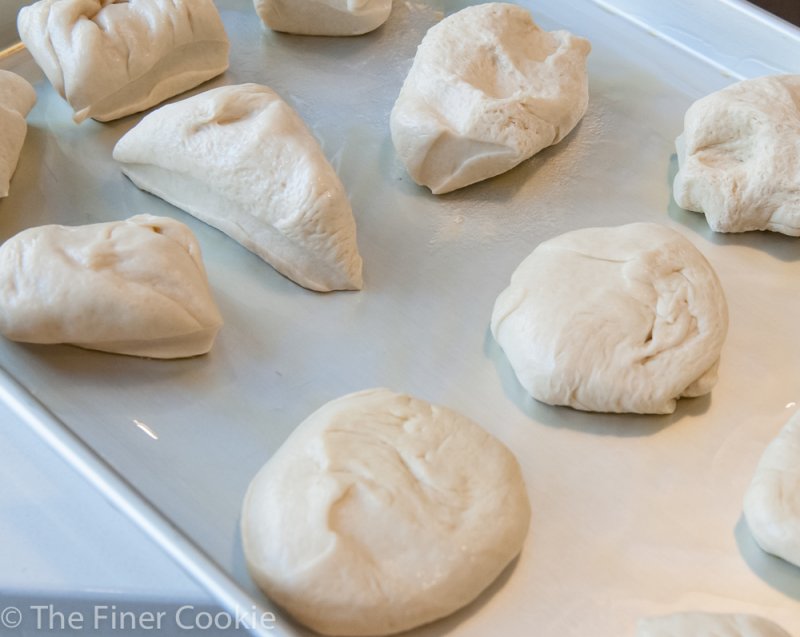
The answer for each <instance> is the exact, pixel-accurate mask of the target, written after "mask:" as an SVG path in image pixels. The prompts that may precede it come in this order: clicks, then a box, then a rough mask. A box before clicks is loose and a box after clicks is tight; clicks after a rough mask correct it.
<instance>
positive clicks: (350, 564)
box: [241, 389, 530, 635]
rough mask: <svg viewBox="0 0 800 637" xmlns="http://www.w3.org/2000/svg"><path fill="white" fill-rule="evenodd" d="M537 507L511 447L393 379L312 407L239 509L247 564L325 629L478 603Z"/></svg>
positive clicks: (299, 613) (349, 630) (293, 608)
mask: <svg viewBox="0 0 800 637" xmlns="http://www.w3.org/2000/svg"><path fill="white" fill-rule="evenodd" d="M529 519H530V509H529V504H528V498H527V495H526V491H525V484H524V482H523V478H522V474H521V472H520V468H519V465H518V463H517V461H516V459H515V458H514V456H513V454H512V453H511V452H510V451H509V450H508V449H507V448H506V447H505V446H504V445H503V444H502V443H500V442H499V441H498V440H497V439H495V438H494V437H493V436H491V435H490V434H489V433H487V432H486V431H484V430H483V429H481V428H480V427H479V426H478V425H476V424H475V423H473V422H472V421H470V420H468V419H467V418H465V417H464V416H462V415H460V414H458V413H456V412H454V411H452V410H450V409H446V408H444V407H438V406H434V405H431V404H429V403H427V402H425V401H422V400H418V399H416V398H412V397H411V396H406V395H401V394H396V393H393V392H391V391H389V390H387V389H372V390H367V391H363V392H359V393H355V394H350V395H348V396H344V397H343V398H339V399H337V400H334V401H332V402H329V403H327V404H326V405H324V406H323V407H322V408H321V409H319V410H317V411H316V412H314V413H313V414H312V415H311V416H309V417H308V418H307V419H306V420H305V421H304V422H303V423H302V424H301V425H300V426H299V427H298V428H297V429H296V430H295V431H294V432H293V433H292V435H291V436H290V437H289V438H288V439H287V441H286V442H285V443H284V444H283V446H282V447H281V448H280V449H279V450H278V451H277V452H276V453H275V455H274V456H272V458H270V460H269V461H268V462H267V464H266V465H265V466H264V468H263V469H261V471H260V472H259V473H258V474H257V475H256V476H255V478H254V479H253V481H252V482H251V484H250V487H249V489H248V491H247V495H246V496H245V500H244V506H243V510H242V522H241V529H242V539H243V546H244V551H245V556H246V558H247V564H248V567H249V569H250V572H251V574H252V576H253V578H254V579H255V581H256V582H257V583H258V585H259V586H260V587H261V588H262V590H263V591H264V592H265V593H266V594H267V595H268V596H270V597H271V598H272V600H273V601H275V602H276V603H278V604H280V605H281V606H283V607H284V608H285V609H286V610H288V611H289V612H290V613H291V614H292V615H293V616H294V617H295V618H296V619H297V620H298V621H300V622H302V623H303V624H305V625H307V626H309V627H310V628H312V629H314V630H316V631H318V632H320V633H323V634H328V635H385V634H391V633H396V632H400V631H403V630H407V629H410V628H412V627H414V626H418V625H421V624H424V623H427V622H431V621H433V620H435V619H438V618H440V617H444V616H445V615H448V614H450V613H452V612H454V611H455V610H457V609H458V608H460V607H462V606H464V605H465V604H468V603H469V602H470V601H472V600H473V599H474V598H475V597H476V596H477V595H478V594H479V593H480V592H481V591H482V590H483V589H484V588H486V586H488V585H489V584H490V583H491V582H492V581H493V580H494V579H495V578H496V577H497V576H498V575H499V574H500V572H501V571H502V570H503V569H504V568H505V567H506V565H507V564H508V563H509V562H510V561H511V560H512V559H513V558H514V557H515V556H516V555H517V554H518V553H519V552H520V550H521V548H522V544H523V542H524V539H525V536H526V534H527V529H528V524H529Z"/></svg>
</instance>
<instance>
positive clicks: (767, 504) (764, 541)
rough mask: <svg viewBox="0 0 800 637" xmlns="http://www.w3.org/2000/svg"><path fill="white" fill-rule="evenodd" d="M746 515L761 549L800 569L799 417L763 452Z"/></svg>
mask: <svg viewBox="0 0 800 637" xmlns="http://www.w3.org/2000/svg"><path fill="white" fill-rule="evenodd" d="M744 514H745V517H746V518H747V526H748V527H750V532H751V533H752V534H753V537H755V539H756V542H758V544H759V546H760V547H761V548H762V549H764V550H765V551H767V553H772V554H773V555H777V556H778V557H780V558H783V559H784V560H786V561H787V562H791V563H792V564H794V565H796V566H800V414H798V415H796V416H794V418H792V419H791V420H790V421H789V423H788V424H787V425H786V426H785V427H784V428H783V429H782V430H781V432H780V434H778V437H777V438H775V440H773V441H772V442H771V443H770V444H769V446H768V447H767V449H766V451H764V455H763V456H762V457H761V461H760V462H759V463H758V468H757V469H756V472H755V475H754V476H753V480H752V482H751V483H750V487H749V489H748V490H747V493H746V494H745V499H744Z"/></svg>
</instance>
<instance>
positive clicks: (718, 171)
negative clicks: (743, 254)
mask: <svg viewBox="0 0 800 637" xmlns="http://www.w3.org/2000/svg"><path fill="white" fill-rule="evenodd" d="M675 146H676V148H677V154H678V165H679V170H678V173H677V174H676V175H675V181H674V184H673V193H674V196H675V201H676V202H677V204H678V205H679V206H680V207H681V208H685V209H686V210H692V211H694V212H701V213H703V214H704V215H705V217H706V220H707V221H708V225H709V227H710V228H711V229H712V230H714V231H715V232H748V231H753V230H771V231H773V232H781V233H783V234H786V235H790V236H793V237H797V236H800V75H775V76H767V77H759V78H755V79H749V80H743V81H741V82H737V83H735V84H732V85H730V86H728V87H726V88H724V89H722V90H720V91H717V92H715V93H711V94H710V95H707V96H706V97H703V98H702V99H700V100H698V101H696V102H695V103H694V104H692V105H691V106H690V107H689V110H688V111H687V112H686V116H685V118H684V130H683V132H682V133H681V135H680V136H679V137H678V139H677V140H676V142H675Z"/></svg>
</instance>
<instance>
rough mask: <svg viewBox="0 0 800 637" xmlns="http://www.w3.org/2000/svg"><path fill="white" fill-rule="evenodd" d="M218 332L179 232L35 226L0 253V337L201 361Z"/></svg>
mask: <svg viewBox="0 0 800 637" xmlns="http://www.w3.org/2000/svg"><path fill="white" fill-rule="evenodd" d="M221 326H222V318H221V317H220V314H219V311H218V310H217V306H216V304H215V303H214V299H213V298H212V296H211V291H210V289H209V286H208V280H207V278H206V271H205V268H204V267H203V262H202V259H201V255H200V246H199V245H198V243H197V240H196V239H195V237H194V235H193V234H192V232H191V230H189V228H187V227H186V226H185V225H184V224H182V223H180V222H178V221H175V220H174V219H168V218H164V217H155V216H152V215H137V216H135V217H131V218H130V219H128V220H126V221H113V222H110V223H97V224H92V225H87V226H74V227H68V226H57V225H49V226H40V227H37V228H30V229H28V230H24V231H22V232H20V233H19V234H17V235H15V236H14V237H12V238H10V239H9V240H8V241H6V242H5V243H4V244H3V245H2V246H0V333H2V334H3V335H4V336H5V337H6V338H9V339H11V340H14V341H22V342H25V343H70V344H72V345H78V346H80V347H85V348H87V349H96V350H101V351H104V352H114V353H117V354H129V355H132V356H147V357H151V358H181V357H185V356H196V355H198V354H205V353H206V352H208V350H210V349H211V346H212V345H213V343H214V337H215V336H216V334H217V331H218V330H219V328H220V327H221Z"/></svg>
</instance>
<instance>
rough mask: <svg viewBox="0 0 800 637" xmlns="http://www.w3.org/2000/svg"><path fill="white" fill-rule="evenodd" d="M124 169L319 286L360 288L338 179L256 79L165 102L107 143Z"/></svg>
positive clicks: (292, 275)
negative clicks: (126, 131) (112, 144)
mask: <svg viewBox="0 0 800 637" xmlns="http://www.w3.org/2000/svg"><path fill="white" fill-rule="evenodd" d="M114 159H116V160H117V161H119V162H121V163H122V171H123V172H124V173H125V174H126V175H127V176H128V177H130V179H131V180H132V181H133V182H134V183H135V184H136V185H137V186H139V188H141V189H143V190H147V191H148V192H152V193H153V194H155V195H158V196H159V197H161V198H162V199H165V200H166V201H168V202H170V203H171V204H173V205H175V206H177V207H179V208H182V209H183V210H185V211H187V212H189V213H190V214H193V215H194V216H196V217H197V218H198V219H200V220H202V221H205V222H206V223H208V224H209V225H212V226H214V227H215V228H218V229H219V230H222V231H223V232H224V233H225V234H227V235H229V236H230V237H232V238H233V239H235V240H236V241H238V242H239V243H241V244H242V245H243V246H244V247H245V248H247V249H248V250H250V251H252V252H254V253H255V254H257V255H258V256H260V257H261V258H262V259H264V260H265V261H266V262H267V263H269V264H271V265H272V266H273V267H274V268H275V269H276V270H277V271H278V272H280V273H281V274H283V275H284V276H286V277H288V278H289V279H291V280H292V281H294V282H296V283H299V284H300V285H302V286H304V287H306V288H309V289H311V290H317V291H330V290H357V289H360V288H361V285H362V280H361V256H360V255H359V253H358V246H357V244H356V225H355V219H354V218H353V212H352V209H351V208H350V202H349V201H348V199H347V194H346V193H345V190H344V186H343V185H342V182H341V181H339V178H338V177H337V175H336V172H335V171H334V170H333V167H332V166H331V165H330V164H329V163H328V160H327V159H326V158H325V155H323V153H322V149H321V148H320V147H319V144H317V141H316V139H314V137H313V135H312V134H311V132H310V131H309V130H308V129H307V128H306V126H305V124H304V123H303V121H302V120H301V119H300V116H299V115H298V114H297V113H295V111H294V110H293V109H292V108H291V107H290V106H289V105H288V104H287V103H286V102H284V101H283V100H282V99H281V98H280V97H279V96H278V94H277V93H275V92H274V91H272V90H271V89H269V88H267V87H266V86H260V85H258V84H242V85H238V86H225V87H222V88H218V89H213V90H210V91H206V92H205V93H201V94H200V95H195V96H194V97H190V98H189V99H186V100H183V101H181V102H177V103H175V104H169V105H167V106H163V107H162V108H160V109H158V110H157V111H155V112H153V113H150V114H149V115H148V116H147V117H145V118H144V119H143V120H142V121H141V122H140V123H139V124H138V125H137V126H136V127H134V128H133V129H132V130H130V131H129V132H128V133H127V134H126V135H125V136H124V137H123V138H122V139H120V141H119V142H118V143H117V145H116V147H115V148H114Z"/></svg>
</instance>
